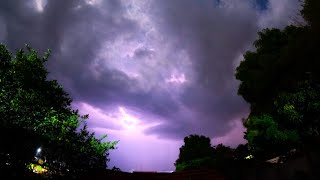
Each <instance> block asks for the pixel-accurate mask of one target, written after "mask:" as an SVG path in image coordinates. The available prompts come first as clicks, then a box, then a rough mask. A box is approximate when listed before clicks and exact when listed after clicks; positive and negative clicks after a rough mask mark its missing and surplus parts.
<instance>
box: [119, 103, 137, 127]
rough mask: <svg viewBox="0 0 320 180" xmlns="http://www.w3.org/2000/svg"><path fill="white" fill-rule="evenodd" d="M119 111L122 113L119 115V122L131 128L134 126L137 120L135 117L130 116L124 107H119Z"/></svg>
mask: <svg viewBox="0 0 320 180" xmlns="http://www.w3.org/2000/svg"><path fill="white" fill-rule="evenodd" d="M119 111H120V113H121V115H122V117H121V122H122V124H123V126H125V127H126V128H129V129H132V128H134V127H136V125H137V124H138V120H137V119H136V118H135V117H132V116H130V115H129V114H128V113H127V112H126V110H125V108H124V107H121V106H120V107H119Z"/></svg>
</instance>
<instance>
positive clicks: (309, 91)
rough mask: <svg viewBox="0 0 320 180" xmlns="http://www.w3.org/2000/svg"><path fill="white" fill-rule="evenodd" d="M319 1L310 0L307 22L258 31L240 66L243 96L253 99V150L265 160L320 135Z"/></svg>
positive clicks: (250, 125)
mask: <svg viewBox="0 0 320 180" xmlns="http://www.w3.org/2000/svg"><path fill="white" fill-rule="evenodd" d="M319 9H320V3H319V1H317V0H305V2H304V5H303V9H302V11H301V14H302V16H303V18H304V19H305V20H306V21H307V23H308V25H307V26H299V27H297V26H287V27H286V28H284V29H283V30H279V29H265V30H263V31H262V32H259V33H258V35H259V37H258V39H257V40H256V41H255V43H254V45H255V47H256V50H255V51H248V52H246V53H245V55H244V60H243V61H242V62H241V63H240V65H239V66H238V67H237V69H236V78H237V79H238V80H240V82H241V83H240V86H239V89H238V94H239V95H241V96H242V97H243V98H244V99H245V100H246V101H247V102H249V103H250V108H251V112H250V115H249V117H248V118H247V120H246V122H245V123H244V124H245V126H246V128H247V132H246V135H245V138H246V139H247V140H248V143H249V149H250V150H251V151H253V152H254V153H256V154H255V155H258V157H259V156H260V158H263V157H264V156H268V155H271V154H274V153H280V152H284V151H287V150H290V148H292V147H293V146H294V147H296V146H300V145H301V144H305V143H306V142H310V140H311V139H315V138H316V139H319V128H320V124H319V114H320V112H319V107H320V106H319V103H320V101H319V100H320V99H319V97H320V89H319V84H320V61H319V59H320V56H319V53H318V44H319V42H320V36H319V35H320V34H319V30H320V29H319V27H320V26H319V21H318V19H319V17H320V16H319V15H320V13H319V12H320V11H319Z"/></svg>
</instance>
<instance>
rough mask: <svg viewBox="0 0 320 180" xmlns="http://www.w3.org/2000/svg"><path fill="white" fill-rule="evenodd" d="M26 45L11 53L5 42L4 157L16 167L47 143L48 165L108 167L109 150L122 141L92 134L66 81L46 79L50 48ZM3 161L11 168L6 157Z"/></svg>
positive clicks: (1, 66)
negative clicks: (40, 49) (73, 105)
mask: <svg viewBox="0 0 320 180" xmlns="http://www.w3.org/2000/svg"><path fill="white" fill-rule="evenodd" d="M26 49H27V51H26V52H25V50H24V49H20V50H18V51H17V53H16V54H15V55H12V54H11V53H10V52H9V51H8V50H7V48H6V47H5V46H4V45H2V44H1V45H0V128H1V136H0V138H1V142H2V144H3V145H1V148H0V154H1V156H2V157H3V159H6V161H8V159H11V161H10V163H9V164H10V168H11V169H14V167H15V166H17V167H25V166H24V164H25V163H29V162H30V161H31V160H32V158H33V156H34V153H35V150H36V149H37V148H38V147H39V146H42V147H43V152H42V155H43V156H44V157H46V160H47V163H48V169H49V170H52V171H59V172H60V173H61V172H62V173H68V172H72V173H74V174H76V173H77V174H79V172H82V171H85V170H87V169H90V168H105V167H106V162H107V160H108V159H107V156H108V153H107V152H108V150H109V149H114V148H115V145H116V143H117V142H103V140H104V138H105V137H106V136H104V137H103V138H101V139H96V138H95V136H94V133H89V132H88V130H87V126H86V123H85V120H86V119H87V118H88V115H85V116H80V115H79V113H78V111H77V110H73V109H72V108H71V102H72V100H71V99H70V97H69V95H68V94H67V93H66V92H65V91H64V90H63V88H62V86H61V85H59V84H58V82H57V81H56V80H47V75H48V72H47V70H46V68H45V67H44V63H45V62H46V61H47V60H48V58H49V54H50V51H48V52H46V53H45V54H44V57H42V58H41V57H39V56H38V53H37V52H36V51H35V50H34V49H32V48H30V47H29V46H26ZM7 154H9V156H10V158H8V157H5V156H6V155H7ZM1 166H5V167H6V165H3V163H2V162H1ZM16 169H17V168H16ZM67 169H68V171H67Z"/></svg>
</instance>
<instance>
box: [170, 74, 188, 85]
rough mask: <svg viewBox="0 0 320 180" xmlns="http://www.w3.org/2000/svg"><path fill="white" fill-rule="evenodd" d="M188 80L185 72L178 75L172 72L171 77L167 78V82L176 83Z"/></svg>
mask: <svg viewBox="0 0 320 180" xmlns="http://www.w3.org/2000/svg"><path fill="white" fill-rule="evenodd" d="M186 81H187V79H186V77H185V75H184V74H180V75H179V76H176V75H175V74H171V77H170V79H166V82H167V83H176V84H183V83H185V82H186Z"/></svg>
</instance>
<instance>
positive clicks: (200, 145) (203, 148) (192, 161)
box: [175, 135, 214, 171]
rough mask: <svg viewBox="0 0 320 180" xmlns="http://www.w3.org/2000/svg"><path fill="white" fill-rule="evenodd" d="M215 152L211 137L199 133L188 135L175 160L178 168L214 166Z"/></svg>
mask: <svg viewBox="0 0 320 180" xmlns="http://www.w3.org/2000/svg"><path fill="white" fill-rule="evenodd" d="M213 153H214V148H213V147H212V146H211V143H210V138H208V137H205V136H199V135H190V136H187V137H185V138H184V145H183V146H182V147H181V148H180V154H179V158H178V159H177V160H176V162H175V166H176V170H177V171H180V170H187V169H191V168H192V169H195V168H202V167H210V166H211V167H212V161H213Z"/></svg>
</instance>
